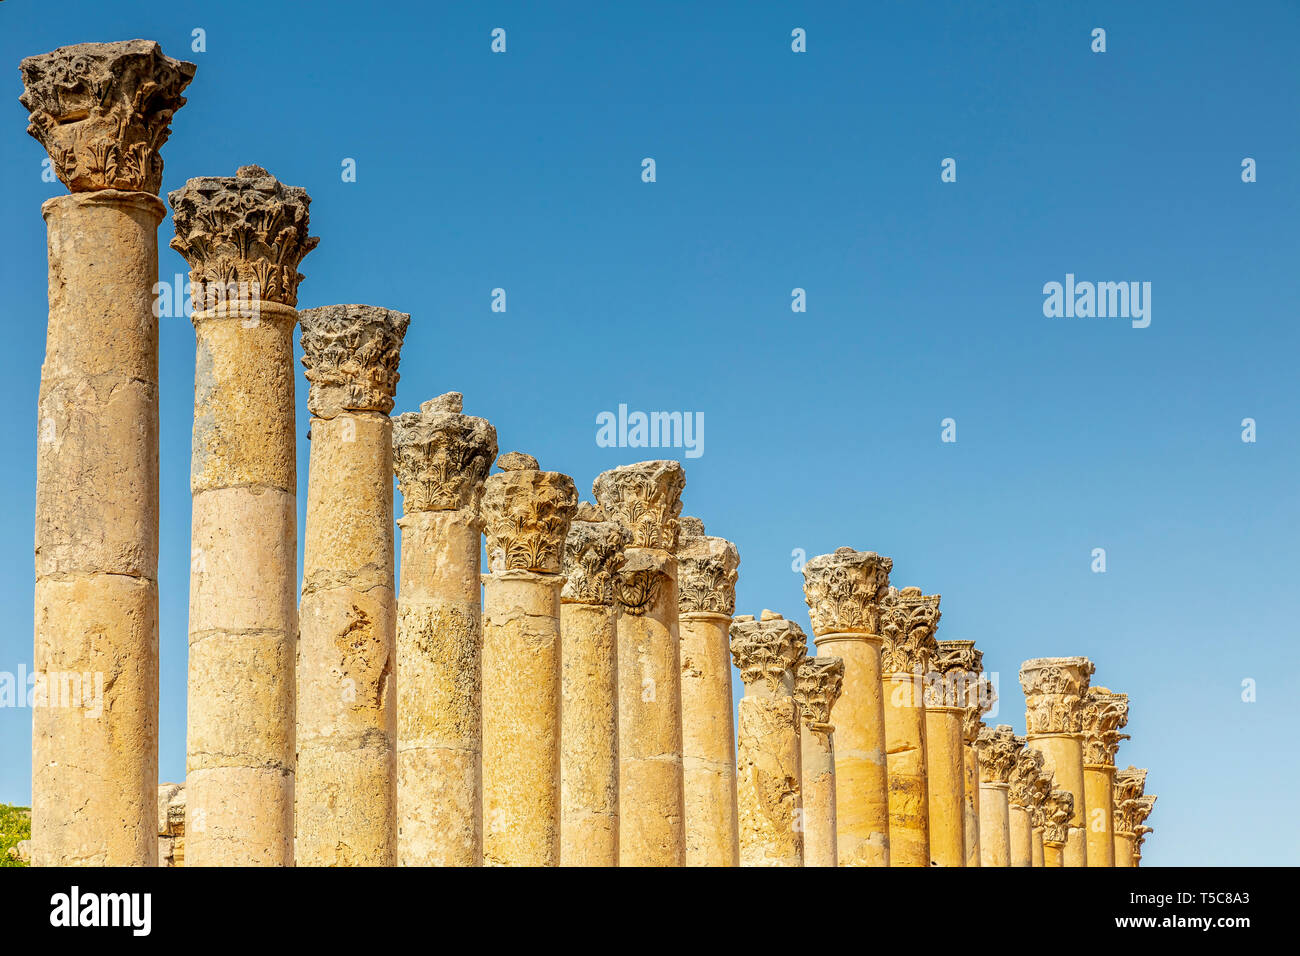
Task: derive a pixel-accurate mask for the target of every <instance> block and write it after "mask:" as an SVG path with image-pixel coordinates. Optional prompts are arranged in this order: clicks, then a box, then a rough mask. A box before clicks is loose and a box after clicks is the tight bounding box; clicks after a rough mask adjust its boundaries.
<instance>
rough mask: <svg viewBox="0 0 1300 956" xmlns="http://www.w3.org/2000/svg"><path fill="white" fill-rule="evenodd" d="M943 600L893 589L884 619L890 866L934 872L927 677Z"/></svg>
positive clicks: (935, 650) (882, 660) (882, 658)
mask: <svg viewBox="0 0 1300 956" xmlns="http://www.w3.org/2000/svg"><path fill="white" fill-rule="evenodd" d="M940 616H941V615H940V612H939V595H937V594H922V593H921V589H920V588H903V589H902V590H901V591H900V590H898V589H897V588H892V587H891V588H890V589H889V592H888V593H887V595H886V597H885V600H884V603H883V606H882V609H881V614H880V631H881V635H882V637H883V641H882V643H881V648H880V667H881V673H882V675H883V677H884V705H885V746H886V759H887V765H888V770H889V865H890V866H929V865H930V861H931V857H930V807H929V796H928V787H929V784H928V781H927V770H926V747H925V686H924V683H925V674H926V672H927V671H929V669H930V664H931V662H932V661H933V660H934V656H935V655H936V654H937V653H938V650H939V647H938V643H937V642H936V641H935V639H934V632H935V629H936V628H937V627H938V626H939V618H940Z"/></svg>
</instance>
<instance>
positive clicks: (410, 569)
mask: <svg viewBox="0 0 1300 956" xmlns="http://www.w3.org/2000/svg"><path fill="white" fill-rule="evenodd" d="M462 407H463V399H462V396H461V394H460V393H459V392H448V393H447V394H445V395H440V396H438V397H437V398H435V399H431V400H430V401H427V402H425V403H423V404H422V405H421V406H420V410H419V411H418V412H406V413H404V414H402V415H398V416H397V417H395V418H394V419H393V466H394V468H395V470H396V472H397V484H398V488H399V489H400V490H401V492H402V503H403V514H402V517H401V518H400V519H398V522H397V526H398V527H399V528H400V529H401V532H402V553H401V572H402V573H401V587H400V590H399V591H398V594H397V673H398V676H399V679H398V681H397V861H398V863H399V864H400V865H402V866H479V865H481V864H482V862H483V828H482V815H481V813H480V809H479V808H480V804H481V801H482V775H481V769H480V768H481V759H482V730H481V719H480V713H481V707H482V702H481V698H480V692H481V686H482V653H483V627H482V619H481V618H480V615H479V608H480V592H481V589H482V584H481V581H480V575H481V573H482V568H481V560H480V553H481V551H482V531H483V522H482V516H481V513H480V508H481V502H482V498H483V482H484V480H485V479H486V478H487V474H488V471H489V469H491V467H492V462H493V461H494V460H495V458H496V456H497V434H496V429H495V428H493V427H492V425H490V424H489V423H488V422H487V421H486V420H484V419H482V418H475V417H473V416H470V415H465V414H463V413H462Z"/></svg>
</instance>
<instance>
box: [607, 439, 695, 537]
mask: <svg viewBox="0 0 1300 956" xmlns="http://www.w3.org/2000/svg"><path fill="white" fill-rule="evenodd" d="M685 487H686V472H685V471H684V470H683V469H682V466H681V465H679V464H678V463H677V462H675V461H642V462H638V463H637V464H635V465H621V466H619V467H618V468H611V469H610V470H609V471H603V472H601V473H600V474H599V475H597V476H596V480H595V481H594V482H593V483H592V486H591V488H592V493H593V494H595V496H596V501H597V502H598V503H599V504H600V506H601V507H602V508H604V509H605V513H606V514H608V515H609V516H610V518H611V520H613V521H617V522H618V523H619V524H621V525H622V526H623V527H624V528H626V529H627V530H628V532H629V533H630V534H631V535H632V547H634V548H658V549H660V550H661V551H673V550H674V549H676V547H677V516H678V515H680V514H681V513H682V490H683V489H684V488H685Z"/></svg>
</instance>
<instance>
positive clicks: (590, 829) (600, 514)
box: [560, 501, 730, 866]
mask: <svg viewBox="0 0 1300 956" xmlns="http://www.w3.org/2000/svg"><path fill="white" fill-rule="evenodd" d="M629 539H630V536H629V535H628V533H627V532H626V531H625V530H624V529H623V527H622V526H621V525H618V524H616V523H615V522H613V521H609V520H607V519H606V515H605V513H604V511H602V510H601V508H600V506H599V505H593V504H591V503H590V502H586V501H584V502H581V503H579V505H578V509H577V511H576V513H575V514H574V516H573V523H572V524H570V525H569V536H568V537H567V538H566V539H565V542H564V589H563V590H562V591H561V592H560V602H561V603H560V637H561V641H562V651H561V654H560V657H561V660H562V674H561V679H560V695H561V718H560V865H561V866H618V604H617V602H616V601H615V598H614V582H615V581H616V579H617V574H618V569H619V568H621V567H622V566H623V549H624V548H625V547H626V546H627V543H628V540H629ZM728 703H730V701H728Z"/></svg>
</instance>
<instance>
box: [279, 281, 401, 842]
mask: <svg viewBox="0 0 1300 956" xmlns="http://www.w3.org/2000/svg"><path fill="white" fill-rule="evenodd" d="M300 318H301V321H302V349H303V353H304V354H303V359H302V363H303V365H304V366H306V369H307V381H308V382H309V383H310V384H309V388H308V391H307V408H308V410H309V411H310V412H311V431H310V432H309V433H308V437H309V438H310V439H311V471H310V474H309V477H308V482H307V518H306V529H305V533H306V541H305V544H304V547H303V577H302V603H301V606H300V608H299V639H298V799H297V816H296V832H297V858H298V864H299V865H300V866H393V865H395V864H396V863H397V693H396V688H395V687H394V658H395V655H396V651H397V594H396V592H395V588H394V582H393V565H394V542H393V424H392V421H391V420H390V419H389V417H388V412H389V411H390V410H391V409H392V407H393V394H394V392H395V391H396V389H397V381H398V373H397V364H398V361H399V359H400V357H401V349H402V339H403V338H404V337H405V335H406V328H407V326H408V325H409V324H410V320H411V317H410V316H409V315H407V314H405V313H403V312H393V311H391V310H389V309H382V308H378V307H376V306H370V305H330V306H325V307H323V308H319V309H308V310H307V311H305V312H303V313H301V316H300Z"/></svg>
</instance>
